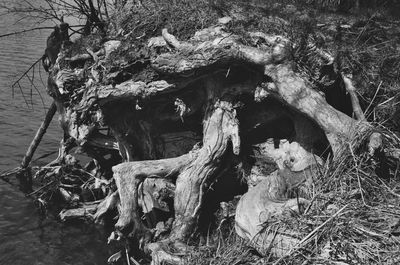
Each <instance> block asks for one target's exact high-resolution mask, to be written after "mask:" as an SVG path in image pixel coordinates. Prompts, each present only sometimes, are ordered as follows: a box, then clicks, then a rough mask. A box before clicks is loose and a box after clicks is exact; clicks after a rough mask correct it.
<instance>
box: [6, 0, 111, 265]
mask: <svg viewBox="0 0 400 265" xmlns="http://www.w3.org/2000/svg"><path fill="white" fill-rule="evenodd" d="M5 1H6V0H0V4H3V3H5ZM17 2H18V1H15V2H14V1H9V2H8V3H7V4H8V5H14V4H15V3H17ZM28 2H31V3H32V1H28ZM3 11H4V10H1V9H0V35H1V34H5V33H8V32H15V31H19V30H22V29H25V28H29V27H32V26H34V25H33V21H29V20H23V21H21V22H18V21H19V20H20V18H21V17H19V16H16V15H4V13H3ZM17 22H18V23H17ZM49 25H52V24H51V23H50V24H49ZM50 32H51V30H41V31H34V32H29V33H25V34H22V35H15V36H11V37H5V38H0V93H1V94H0V172H1V171H3V170H7V169H12V168H15V167H17V166H18V165H19V163H20V162H21V159H22V157H23V155H24V153H25V151H26V149H27V147H28V146H29V144H30V141H31V140H32V138H33V136H34V134H35V132H36V130H37V129H38V127H39V126H40V123H41V121H42V120H43V118H44V113H45V111H44V109H45V108H48V107H49V106H50V104H51V98H50V97H49V96H47V94H46V92H45V89H44V85H43V84H42V82H41V80H40V76H39V71H38V68H36V69H35V76H34V79H35V84H36V85H37V87H38V89H39V90H40V93H41V94H42V97H43V100H44V105H45V106H43V104H42V102H41V99H40V97H39V96H38V92H36V91H35V90H34V89H33V91H32V93H31V92H30V86H29V83H28V80H27V79H24V80H23V81H22V88H23V90H24V91H25V97H26V101H28V105H29V107H27V106H26V103H25V100H24V98H23V97H22V95H21V93H20V91H19V90H18V89H17V90H15V95H14V98H13V92H12V89H11V84H12V83H13V82H14V81H15V80H16V79H17V77H19V75H21V74H22V73H23V72H24V71H25V70H27V69H28V68H29V66H30V65H31V64H32V63H33V62H34V61H36V60H37V59H38V58H40V57H41V55H42V54H43V51H44V48H45V43H46V39H47V36H48V35H49V34H50ZM41 74H42V79H43V82H44V83H46V80H47V75H46V74H45V72H44V71H43V70H42V71H41ZM30 76H31V77H32V72H31V75H30ZM32 106H33V109H32ZM61 135H62V132H61V129H60V128H59V125H58V121H57V119H56V118H55V119H54V120H53V122H52V124H51V126H50V128H49V129H48V132H47V134H46V135H45V137H44V139H43V140H42V142H41V144H40V146H39V148H38V150H37V151H36V154H35V157H38V156H40V155H42V154H46V153H49V152H51V151H57V147H58V143H59V140H60V139H61ZM54 156H55V155H53V156H52V157H48V158H46V159H45V160H43V161H40V160H39V161H37V162H36V163H39V164H40V163H44V162H49V160H51V159H54V158H55V157H54ZM105 241H106V235H105V234H103V233H102V232H100V231H99V230H98V229H95V228H94V227H91V226H88V225H79V226H78V225H74V226H72V225H64V224H61V223H58V222H56V221H55V220H54V219H53V218H47V219H46V220H42V219H41V218H40V216H39V215H38V213H37V211H36V209H35V206H34V204H33V202H32V201H31V200H30V199H28V198H26V197H25V196H24V195H23V194H22V193H21V192H20V191H18V189H17V188H16V187H13V186H10V185H9V184H7V183H5V182H3V181H1V180H0V265H8V264H13V265H19V264H21V265H25V264H29V265H31V264H33V265H35V264H37V265H53V264H74V265H75V264H82V265H83V264H85V265H86V264H106V260H107V258H108V256H109V255H111V254H112V253H110V252H109V250H108V248H107V246H106V245H105V243H104V242H105Z"/></svg>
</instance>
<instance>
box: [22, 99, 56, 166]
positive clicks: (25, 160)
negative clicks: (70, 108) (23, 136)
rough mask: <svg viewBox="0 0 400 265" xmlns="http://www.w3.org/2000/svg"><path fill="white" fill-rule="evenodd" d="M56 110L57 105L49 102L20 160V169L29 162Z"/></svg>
mask: <svg viewBox="0 0 400 265" xmlns="http://www.w3.org/2000/svg"><path fill="white" fill-rule="evenodd" d="M56 111H57V106H56V104H55V103H54V102H53V103H51V105H50V108H49V109H48V110H47V113H46V116H45V118H44V120H43V122H42V124H41V125H40V127H39V129H38V130H37V132H36V135H35V137H34V138H33V140H32V142H31V144H30V145H29V148H28V150H27V151H26V154H25V156H24V158H23V159H22V162H21V168H22V169H24V168H26V167H27V166H28V165H29V163H30V162H31V160H32V157H33V154H34V153H35V151H36V148H37V147H38V146H39V144H40V141H42V138H43V135H44V134H45V133H46V131H47V128H48V127H49V125H50V122H51V120H52V119H53V117H54V114H55V113H56Z"/></svg>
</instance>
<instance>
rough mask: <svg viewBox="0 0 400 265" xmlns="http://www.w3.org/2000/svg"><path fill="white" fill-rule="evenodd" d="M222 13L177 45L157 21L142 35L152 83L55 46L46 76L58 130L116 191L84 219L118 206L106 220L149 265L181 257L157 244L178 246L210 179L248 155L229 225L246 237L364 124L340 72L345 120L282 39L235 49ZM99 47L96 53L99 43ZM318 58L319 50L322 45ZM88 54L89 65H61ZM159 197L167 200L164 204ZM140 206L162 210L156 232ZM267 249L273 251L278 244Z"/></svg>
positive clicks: (257, 39) (289, 205) (99, 56)
mask: <svg viewBox="0 0 400 265" xmlns="http://www.w3.org/2000/svg"><path fill="white" fill-rule="evenodd" d="M224 21H229V19H223V20H220V23H219V24H218V25H217V26H214V27H210V28H207V29H204V30H202V31H199V32H197V33H196V34H195V35H194V36H193V37H192V38H191V39H189V40H188V41H186V42H182V41H179V40H178V39H176V38H175V37H174V36H173V35H171V34H169V33H168V31H167V30H166V29H165V30H163V31H162V36H160V37H157V38H151V39H150V40H148V45H147V48H146V49H147V50H148V53H149V54H150V55H149V56H150V57H149V62H150V63H149V66H150V67H151V69H152V70H153V71H156V72H157V73H158V75H157V78H156V79H152V80H135V79H128V80H123V81H121V82H116V83H115V82H114V83H111V84H110V83H109V84H107V82H101V81H99V80H100V79H99V78H100V77H99V76H101V75H100V70H99V68H98V67H97V66H98V65H101V64H102V63H104V61H105V56H106V55H105V54H106V53H107V52H101V51H94V52H89V54H83V55H81V56H80V55H77V56H75V57H72V58H71V57H68V58H66V55H65V54H64V52H63V51H61V52H60V53H59V55H58V59H57V61H56V63H55V65H54V67H53V68H52V70H51V72H50V75H49V82H48V83H49V86H48V90H49V93H50V94H51V95H52V96H53V97H54V98H55V101H56V102H57V107H58V112H59V113H60V121H61V124H62V127H63V129H64V132H65V135H66V136H67V137H70V138H72V139H74V141H75V142H76V144H77V145H79V146H81V147H82V148H83V150H84V151H85V152H87V153H88V154H89V155H90V156H91V157H93V158H94V159H96V161H98V162H99V164H100V166H101V167H102V170H105V171H107V170H109V171H110V172H111V169H112V172H113V176H112V178H113V179H114V181H115V184H116V189H115V190H114V191H113V192H112V193H110V194H109V195H108V196H107V197H106V198H105V199H104V202H102V203H100V204H99V205H98V206H96V207H97V208H96V207H91V209H90V216H91V218H93V219H100V218H101V217H102V216H104V215H105V214H107V212H110V211H113V210H115V209H118V212H119V217H118V222H117V223H116V225H115V228H116V229H117V230H118V231H119V232H120V233H121V234H122V235H125V236H128V235H130V236H132V235H134V238H135V239H136V240H139V241H141V242H142V243H143V244H142V245H141V246H142V247H143V248H144V250H145V251H147V252H148V254H149V255H150V256H151V257H152V260H153V263H152V264H164V263H163V262H168V263H172V264H179V263H182V262H183V259H182V257H181V256H177V255H174V254H173V253H171V251H169V248H170V247H173V249H175V250H176V251H180V252H182V251H183V252H185V251H186V250H187V246H186V243H187V242H188V239H189V238H190V237H191V235H192V234H193V232H194V231H195V230H196V228H197V226H198V225H199V216H200V215H201V214H202V211H203V208H204V207H203V206H204V201H205V198H206V197H207V194H208V192H209V190H210V189H212V185H213V183H215V182H216V181H217V180H218V179H220V178H221V177H223V176H226V175H227V174H231V175H232V169H233V168H236V167H238V166H239V165H242V164H243V163H248V161H249V157H251V158H252V162H251V166H250V168H251V170H250V171H249V172H248V173H247V175H246V176H245V179H246V180H247V183H248V185H249V192H248V193H247V194H245V195H244V196H243V197H242V199H241V201H240V202H239V205H238V208H237V211H236V229H237V232H238V234H239V235H240V236H242V237H244V238H247V239H249V240H253V239H254V238H255V237H256V236H257V235H260V232H262V226H265V224H268V220H269V219H270V218H273V217H274V216H275V217H276V216H279V215H282V214H285V212H286V210H287V209H290V210H295V211H299V210H301V206H302V205H303V206H304V205H307V199H306V198H305V197H306V194H307V187H309V186H310V185H311V183H312V179H313V176H314V175H315V174H317V173H316V172H317V170H316V168H318V166H320V165H322V164H323V160H324V159H325V158H326V157H327V156H329V155H332V156H333V157H337V156H339V154H340V152H341V151H342V150H343V149H346V148H347V147H348V144H347V143H348V141H349V140H350V139H352V137H354V134H355V132H357V133H363V132H365V133H366V132H368V131H369V130H368V129H369V128H370V127H371V125H369V124H368V123H367V122H366V121H365V118H364V116H363V115H362V112H361V108H360V106H359V103H358V100H357V98H356V95H355V93H354V90H355V88H354V87H353V85H352V83H351V80H350V79H349V78H348V77H344V78H345V79H344V80H345V84H346V86H347V88H348V90H349V91H351V92H352V94H351V96H352V101H351V102H352V104H353V106H352V109H353V111H354V113H355V115H354V116H355V117H356V118H357V119H354V118H352V117H350V116H348V115H346V114H344V113H342V112H341V111H340V110H338V109H335V108H334V107H332V106H331V105H329V104H328V103H327V101H326V100H325V98H324V95H322V94H321V92H319V91H317V90H315V89H314V88H313V86H312V85H311V83H310V82H309V81H308V80H307V78H306V77H304V76H303V75H301V74H299V73H297V72H296V70H295V67H294V61H293V58H292V57H291V53H290V50H291V45H292V44H291V43H290V41H289V40H287V39H285V38H284V37H282V36H272V35H266V34H264V33H261V32H256V33H251V34H250V36H251V38H253V43H259V45H258V46H257V47H255V46H254V47H253V46H250V45H245V44H242V43H241V42H240V39H239V36H236V35H234V34H232V33H230V32H228V31H227V30H226V29H225V27H224ZM113 43H114V44H115V43H117V45H116V46H115V47H118V45H120V43H119V42H113ZM104 46H105V47H104V48H103V50H105V51H107V47H109V46H110V43H106V44H105V45H104ZM113 49H114V48H113ZM115 49H117V48H115ZM108 55H109V53H108ZM108 55H107V56H108ZM320 56H321V57H327V55H326V54H325V53H323V52H320ZM91 59H93V61H94V63H93V65H92V66H91V67H90V69H89V70H90V73H88V71H87V70H88V69H86V68H79V67H78V66H76V67H69V68H68V67H62V66H61V65H65V62H71V61H75V60H91ZM325 59H326V58H325ZM328 59H329V58H328ZM328 63H329V62H328ZM78 65H79V64H78ZM85 71H86V72H85ZM104 129H106V131H107V133H104ZM376 137H378V138H379V135H378V136H376V135H375V136H374V137H373V138H374V139H375V138H376ZM375 142H377V143H378V144H373V145H371V146H372V147H371V148H372V149H374V150H375V149H379V148H381V146H380V145H381V144H382V143H381V142H379V141H375ZM374 150H371V153H373V152H374ZM107 155H108V158H106V157H107ZM110 157H111V158H110ZM246 161H247V162H246ZM232 178H237V176H232ZM150 180H159V181H150ZM299 186H303V192H300V195H304V198H302V197H300V198H296V199H294V196H293V194H292V191H294V190H295V189H297V188H298V187H299ZM143 187H145V188H144V190H143ZM168 200H173V202H172V203H171V204H170V205H168V203H167V201H168ZM299 202H300V204H299ZM118 205H120V207H119V206H118ZM149 208H151V209H149ZM96 209H97V210H96ZM152 209H159V210H162V211H163V212H165V213H168V214H169V215H170V217H173V223H172V228H171V231H170V233H169V235H168V236H166V237H164V239H163V240H159V241H157V240H155V239H152V236H153V235H152V232H153V231H154V229H152V228H154V226H155V224H156V223H157V222H158V221H159V220H157V216H156V217H155V219H156V220H152V221H151V222H147V223H146V222H144V221H143V218H142V216H141V214H143V213H145V214H147V213H149V212H151V211H152ZM96 211H97V213H96ZM69 213H71V211H70V212H69ZM171 215H173V216H171ZM63 216H65V218H68V217H67V215H66V213H65V212H64V215H63ZM153 219H154V218H153ZM147 221H148V220H147ZM274 240H276V241H274ZM260 242H263V244H267V246H271V247H273V248H274V247H275V246H276V247H277V248H278V245H281V246H282V245H285V246H286V247H287V248H290V247H291V246H293V245H294V244H296V240H294V239H293V238H291V237H289V236H287V235H286V234H285V233H283V234H282V236H279V235H278V237H276V238H273V237H272V236H270V235H268V234H267V235H266V236H265V237H264V238H262V239H260V240H259V241H257V240H256V243H257V244H260ZM273 242H277V243H276V244H275V243H273ZM264 247H265V246H264ZM273 253H275V254H276V255H278V256H279V255H284V253H282V249H281V250H280V251H274V252H273Z"/></svg>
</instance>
